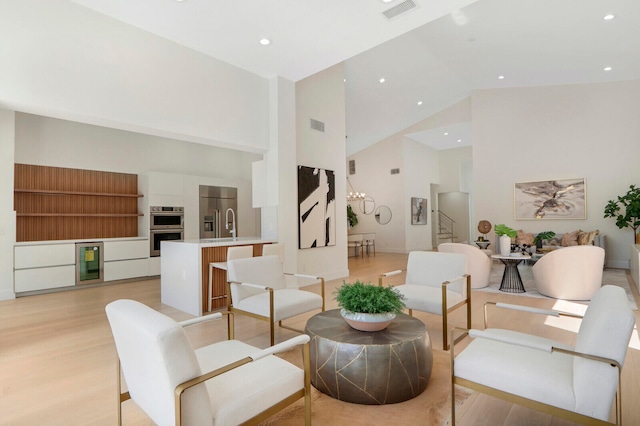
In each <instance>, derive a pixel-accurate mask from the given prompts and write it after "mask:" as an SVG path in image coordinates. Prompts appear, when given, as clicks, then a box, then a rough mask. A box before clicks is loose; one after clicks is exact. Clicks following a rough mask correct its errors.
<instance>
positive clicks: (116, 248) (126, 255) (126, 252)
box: [104, 240, 149, 262]
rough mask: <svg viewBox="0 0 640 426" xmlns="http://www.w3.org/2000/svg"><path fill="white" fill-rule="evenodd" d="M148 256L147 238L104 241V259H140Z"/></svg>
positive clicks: (106, 260)
mask: <svg viewBox="0 0 640 426" xmlns="http://www.w3.org/2000/svg"><path fill="white" fill-rule="evenodd" d="M148 257H149V240H132V241H105V242H104V261H105V262H111V261H114V260H130V259H142V258H148Z"/></svg>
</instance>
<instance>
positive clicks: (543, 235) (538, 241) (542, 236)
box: [533, 231, 556, 248]
mask: <svg viewBox="0 0 640 426" xmlns="http://www.w3.org/2000/svg"><path fill="white" fill-rule="evenodd" d="M555 236H556V233H555V232H553V231H542V232H540V233H538V235H536V236H535V237H534V238H533V244H535V246H536V247H537V248H542V240H549V239H551V238H553V237H555Z"/></svg>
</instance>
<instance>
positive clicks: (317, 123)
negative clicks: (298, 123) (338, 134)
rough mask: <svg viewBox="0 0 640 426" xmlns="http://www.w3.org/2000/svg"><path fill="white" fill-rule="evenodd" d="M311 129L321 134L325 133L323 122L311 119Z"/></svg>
mask: <svg viewBox="0 0 640 426" xmlns="http://www.w3.org/2000/svg"><path fill="white" fill-rule="evenodd" d="M311 128H312V129H313V130H317V131H319V132H324V123H323V122H322V121H318V120H314V119H313V118H312V119H311Z"/></svg>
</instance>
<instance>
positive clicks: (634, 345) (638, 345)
mask: <svg viewBox="0 0 640 426" xmlns="http://www.w3.org/2000/svg"><path fill="white" fill-rule="evenodd" d="M629 347H630V348H631V349H636V350H640V337H639V336H638V325H637V324H636V326H635V327H634V328H633V332H632V333H631V340H630V341H629Z"/></svg>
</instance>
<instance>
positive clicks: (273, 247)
mask: <svg viewBox="0 0 640 426" xmlns="http://www.w3.org/2000/svg"><path fill="white" fill-rule="evenodd" d="M262 255H263V256H273V255H278V256H280V263H284V243H273V244H264V245H263V246H262Z"/></svg>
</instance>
